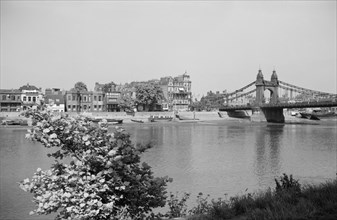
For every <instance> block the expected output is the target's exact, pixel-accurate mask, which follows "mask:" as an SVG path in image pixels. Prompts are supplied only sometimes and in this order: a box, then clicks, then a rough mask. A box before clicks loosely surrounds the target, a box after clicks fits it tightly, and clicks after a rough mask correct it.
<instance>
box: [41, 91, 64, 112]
mask: <svg viewBox="0 0 337 220" xmlns="http://www.w3.org/2000/svg"><path fill="white" fill-rule="evenodd" d="M44 103H45V104H47V108H48V109H49V110H51V111H53V112H64V111H65V104H64V103H65V101H64V94H63V92H62V91H61V90H60V89H58V88H53V89H46V90H45V96H44Z"/></svg>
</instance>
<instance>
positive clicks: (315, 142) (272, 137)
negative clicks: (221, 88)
mask: <svg viewBox="0 0 337 220" xmlns="http://www.w3.org/2000/svg"><path fill="white" fill-rule="evenodd" d="M122 127H124V128H125V129H126V130H127V131H129V132H130V133H131V137H132V140H133V141H134V142H137V143H143V144H147V143H152V144H153V147H152V148H151V149H149V150H148V151H147V152H146V153H145V154H144V155H143V156H142V160H143V161H145V162H147V163H148V164H149V165H150V166H152V169H153V171H154V172H155V175H156V176H166V175H167V176H169V177H172V178H173V182H172V183H170V184H169V186H168V191H169V192H173V193H175V192H177V191H178V192H180V193H181V194H182V193H183V192H189V193H191V200H195V198H196V195H197V194H198V193H199V192H203V193H204V194H210V196H211V198H218V197H222V198H224V197H225V196H224V194H227V195H228V196H233V195H237V194H243V193H245V192H254V191H257V190H264V189H267V188H268V187H272V188H273V187H274V178H275V177H279V176H280V175H282V173H287V174H293V176H294V177H295V178H296V179H300V183H302V184H303V183H319V182H325V181H326V180H329V179H333V178H336V143H337V138H336V136H337V121H336V120H333V121H320V122H319V124H268V123H254V122H249V121H244V120H224V121H209V122H200V123H175V122H172V123H165V124H164V123H151V124H125V125H123V126H122ZM25 133H26V129H22V128H0V146H1V148H0V150H1V151H0V159H1V160H0V162H1V173H0V174H1V176H0V181H1V182H0V183H1V185H0V187H1V194H0V198H1V203H0V209H1V212H0V219H53V216H29V215H28V213H29V211H31V210H33V209H34V204H33V203H32V202H31V200H32V196H31V195H30V194H29V193H26V192H24V191H22V190H21V189H20V188H19V186H18V184H17V182H19V181H21V180H23V179H25V178H31V177H32V175H33V173H34V172H35V170H36V169H37V168H38V167H40V168H42V169H49V167H50V164H51V163H52V162H53V161H52V159H50V158H48V157H47V156H46V154H47V153H48V149H45V148H44V147H42V146H41V145H39V144H36V143H33V142H30V141H28V140H26V139H25V138H24V136H25ZM46 217H47V218H46Z"/></svg>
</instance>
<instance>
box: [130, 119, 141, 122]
mask: <svg viewBox="0 0 337 220" xmlns="http://www.w3.org/2000/svg"><path fill="white" fill-rule="evenodd" d="M131 121H133V122H137V123H144V121H143V120H140V119H131Z"/></svg>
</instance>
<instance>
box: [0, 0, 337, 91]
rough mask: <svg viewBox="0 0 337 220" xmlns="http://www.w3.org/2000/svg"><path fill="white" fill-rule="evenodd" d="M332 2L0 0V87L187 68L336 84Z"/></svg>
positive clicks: (228, 81)
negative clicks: (275, 73)
mask: <svg viewBox="0 0 337 220" xmlns="http://www.w3.org/2000/svg"><path fill="white" fill-rule="evenodd" d="M336 26H337V25H336V1H273V2H267V1H252V2H248V1H239V2H234V1H207V2H206V1H182V2H177V1H156V2H154V1H126V2H121V1H84V2H80V1H46V2H43V1H1V36H0V37H1V38H0V43H1V45H0V46H1V49H0V50H1V58H0V62H1V63H0V64H1V69H0V71H1V72H0V88H1V89H11V88H19V87H20V86H22V85H25V84H27V83H29V84H31V85H35V86H37V87H42V88H43V90H44V89H45V88H55V87H56V88H61V89H65V90H69V89H70V88H72V87H73V86H74V84H75V83H76V82H78V81H83V82H84V83H85V84H86V85H87V86H88V89H89V90H93V89H94V84H95V82H99V83H108V82H111V81H113V82H115V83H116V84H120V83H122V84H124V83H128V82H132V81H147V80H151V79H160V78H161V77H165V76H173V77H175V76H178V75H181V74H183V73H185V71H187V74H189V75H190V77H191V81H192V93H193V94H196V95H198V94H201V95H203V94H206V93H207V91H210V90H212V91H223V90H225V89H226V90H227V91H233V90H235V89H239V88H241V87H242V86H245V85H247V84H248V83H250V82H252V81H254V80H255V79H256V76H257V73H258V69H259V68H261V69H262V72H263V75H264V78H265V79H270V77H271V75H272V71H273V70H274V69H275V70H276V72H277V75H278V78H279V79H280V80H282V81H284V82H288V83H291V84H294V85H297V86H301V87H304V88H309V89H313V90H319V91H323V92H329V93H336V92H337V91H336V90H337V88H336V87H337V86H336V84H337V82H336V80H337V78H336Z"/></svg>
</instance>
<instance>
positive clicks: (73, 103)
mask: <svg viewBox="0 0 337 220" xmlns="http://www.w3.org/2000/svg"><path fill="white" fill-rule="evenodd" d="M92 94H93V92H90V91H76V90H75V89H71V90H70V91H66V92H65V110H66V111H67V112H91V111H92Z"/></svg>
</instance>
